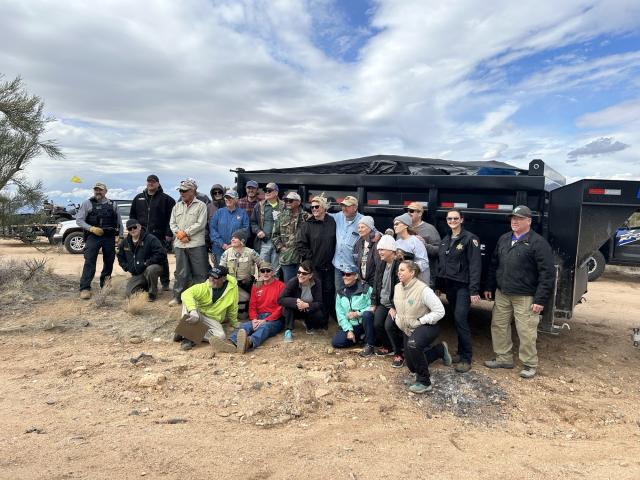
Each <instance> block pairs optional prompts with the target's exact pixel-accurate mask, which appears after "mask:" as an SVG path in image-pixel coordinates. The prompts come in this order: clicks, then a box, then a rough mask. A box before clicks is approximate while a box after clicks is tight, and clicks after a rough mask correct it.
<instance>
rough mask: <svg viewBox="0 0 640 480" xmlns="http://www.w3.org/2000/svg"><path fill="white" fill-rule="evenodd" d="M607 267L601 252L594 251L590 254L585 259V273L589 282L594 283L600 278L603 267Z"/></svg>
mask: <svg viewBox="0 0 640 480" xmlns="http://www.w3.org/2000/svg"><path fill="white" fill-rule="evenodd" d="M606 265H607V262H606V260H605V259H604V255H603V254H602V252H599V251H596V252H593V253H592V254H591V256H590V257H589V258H588V259H587V272H588V279H589V281H590V282H594V281H596V280H597V279H598V278H600V275H602V273H603V272H604V267H605V266H606Z"/></svg>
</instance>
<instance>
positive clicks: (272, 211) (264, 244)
mask: <svg viewBox="0 0 640 480" xmlns="http://www.w3.org/2000/svg"><path fill="white" fill-rule="evenodd" d="M283 210H284V202H283V201H282V200H279V199H278V185H276V184H275V183H273V182H270V183H267V186H266V187H265V189H264V200H261V201H260V202H258V204H257V205H256V206H255V208H254V209H253V214H252V215H251V233H252V234H253V235H255V238H254V243H253V248H254V250H255V251H256V252H258V253H259V254H260V257H261V258H262V259H263V260H264V261H265V262H269V263H270V264H271V265H273V268H274V272H275V274H276V276H277V275H278V272H279V271H280V263H279V261H278V252H276V249H275V246H274V245H273V241H272V234H273V227H274V225H275V223H276V220H277V219H278V216H279V215H280V213H282V211H283Z"/></svg>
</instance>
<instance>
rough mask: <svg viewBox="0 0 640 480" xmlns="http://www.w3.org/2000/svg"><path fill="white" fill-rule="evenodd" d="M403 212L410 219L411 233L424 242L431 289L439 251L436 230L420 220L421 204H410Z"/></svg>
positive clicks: (438, 235) (422, 209)
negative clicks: (414, 233) (427, 257)
mask: <svg viewBox="0 0 640 480" xmlns="http://www.w3.org/2000/svg"><path fill="white" fill-rule="evenodd" d="M404 211H405V212H407V213H408V214H409V216H410V217H411V222H412V223H411V227H412V228H413V231H414V232H416V235H417V236H418V237H420V238H422V240H424V246H425V248H426V249H427V254H428V256H429V273H430V276H429V278H430V280H431V285H430V287H431V288H433V287H434V286H435V279H436V272H437V267H436V265H437V264H438V252H439V251H440V234H439V233H438V230H436V227H434V226H433V225H431V224H430V223H427V222H425V221H423V220H422V213H423V212H424V207H423V206H422V204H421V203H419V202H411V203H410V204H409V205H407V208H405V209H404Z"/></svg>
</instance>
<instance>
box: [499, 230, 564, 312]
mask: <svg viewBox="0 0 640 480" xmlns="http://www.w3.org/2000/svg"><path fill="white" fill-rule="evenodd" d="M511 235H512V232H507V233H505V234H504V235H502V236H501V237H500V238H499V239H498V243H497V245H496V249H495V250H494V252H493V255H492V257H491V265H490V267H489V274H488V277H487V289H488V290H491V291H493V290H495V289H496V287H497V288H499V289H500V290H501V291H502V292H503V293H506V294H507V295H532V296H533V303H535V304H538V305H545V304H546V303H547V301H548V300H549V297H550V295H551V290H552V289H553V282H554V281H555V267H554V265H553V252H552V251H551V246H550V245H549V243H548V242H547V241H546V240H545V239H544V238H543V237H542V236H540V235H539V234H538V233H536V232H534V231H533V230H530V231H529V232H528V233H527V234H526V235H525V236H524V237H523V238H521V239H520V240H518V241H517V242H516V243H514V244H513V246H512V245H511Z"/></svg>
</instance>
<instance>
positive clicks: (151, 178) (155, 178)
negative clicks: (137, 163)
mask: <svg viewBox="0 0 640 480" xmlns="http://www.w3.org/2000/svg"><path fill="white" fill-rule="evenodd" d="M147 182H160V179H159V178H158V176H157V175H149V176H148V177H147Z"/></svg>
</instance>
